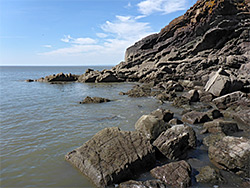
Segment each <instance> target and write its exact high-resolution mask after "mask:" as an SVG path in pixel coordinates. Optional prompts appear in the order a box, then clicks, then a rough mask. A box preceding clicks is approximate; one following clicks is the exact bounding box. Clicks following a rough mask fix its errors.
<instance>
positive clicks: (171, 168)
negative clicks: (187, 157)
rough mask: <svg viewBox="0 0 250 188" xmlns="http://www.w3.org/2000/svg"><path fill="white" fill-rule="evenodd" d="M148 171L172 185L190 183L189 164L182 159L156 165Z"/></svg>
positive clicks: (181, 185) (186, 185) (187, 184)
mask: <svg viewBox="0 0 250 188" xmlns="http://www.w3.org/2000/svg"><path fill="white" fill-rule="evenodd" d="M150 172H151V174H152V176H154V177H155V178H157V179H159V180H161V181H163V182H164V183H166V184H168V185H171V186H174V187H188V186H190V185H191V177H190V176H191V166H190V165H189V164H188V163H187V162H186V161H183V160H182V161H178V162H172V163H169V164H166V165H164V166H160V167H156V168H154V169H152V170H151V171H150Z"/></svg>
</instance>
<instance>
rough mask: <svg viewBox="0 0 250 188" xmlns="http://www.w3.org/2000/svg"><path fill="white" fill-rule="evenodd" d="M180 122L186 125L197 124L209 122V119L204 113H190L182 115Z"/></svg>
mask: <svg viewBox="0 0 250 188" xmlns="http://www.w3.org/2000/svg"><path fill="white" fill-rule="evenodd" d="M181 120H182V121H183V122H186V123H190V124H197V123H204V122H207V121H210V120H211V119H210V118H209V117H208V115H207V114H206V113H204V112H197V111H191V112H188V113H186V114H184V115H183V116H182V119H181Z"/></svg>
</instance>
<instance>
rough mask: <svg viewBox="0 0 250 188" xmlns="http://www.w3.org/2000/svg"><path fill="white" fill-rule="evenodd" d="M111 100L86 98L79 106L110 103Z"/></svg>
mask: <svg viewBox="0 0 250 188" xmlns="http://www.w3.org/2000/svg"><path fill="white" fill-rule="evenodd" d="M110 101H111V100H109V99H105V98H102V97H89V96H87V97H86V98H85V99H84V100H83V101H81V102H80V104H91V103H103V102H110Z"/></svg>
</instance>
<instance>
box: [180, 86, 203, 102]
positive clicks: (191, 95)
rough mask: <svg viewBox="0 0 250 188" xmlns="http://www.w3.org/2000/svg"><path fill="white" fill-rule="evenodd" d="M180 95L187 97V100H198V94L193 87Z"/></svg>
mask: <svg viewBox="0 0 250 188" xmlns="http://www.w3.org/2000/svg"><path fill="white" fill-rule="evenodd" d="M182 96H183V97H185V98H187V99H188V100H189V102H198V101H199V100H200V94H199V92H198V91H197V90H195V89H192V90H190V91H189V92H187V93H184V94H183V95H182Z"/></svg>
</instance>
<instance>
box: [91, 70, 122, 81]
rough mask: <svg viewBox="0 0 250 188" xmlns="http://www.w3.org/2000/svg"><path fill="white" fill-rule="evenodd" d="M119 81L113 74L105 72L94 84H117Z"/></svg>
mask: <svg viewBox="0 0 250 188" xmlns="http://www.w3.org/2000/svg"><path fill="white" fill-rule="evenodd" d="M119 81H120V80H119V79H118V78H117V76H115V75H114V74H112V73H110V72H105V73H103V74H100V75H99V76H98V77H97V78H96V80H95V82H119Z"/></svg>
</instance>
